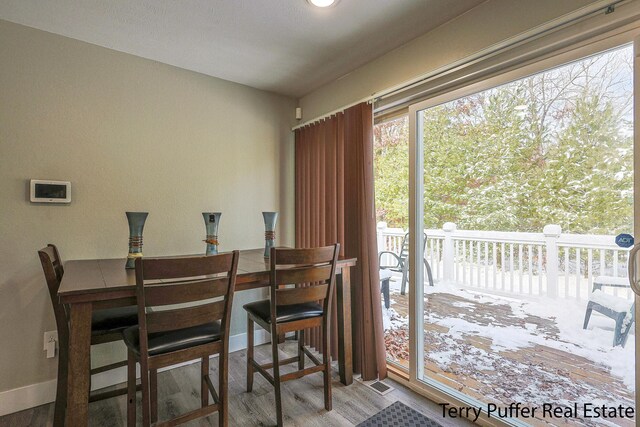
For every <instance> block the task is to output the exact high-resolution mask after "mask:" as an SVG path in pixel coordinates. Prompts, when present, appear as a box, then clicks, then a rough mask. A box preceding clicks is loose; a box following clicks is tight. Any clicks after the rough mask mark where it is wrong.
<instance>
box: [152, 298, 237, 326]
mask: <svg viewBox="0 0 640 427" xmlns="http://www.w3.org/2000/svg"><path fill="white" fill-rule="evenodd" d="M225 307H226V301H224V300H223V301H215V302H211V303H207V304H201V305H197V306H192V307H182V308H176V309H170V310H162V311H151V312H148V313H147V332H148V333H150V334H153V333H155V332H165V331H171V330H174V329H183V328H190V327H192V326H198V325H203V324H205V323H212V322H215V321H216V320H220V319H222V317H223V316H224V309H225Z"/></svg>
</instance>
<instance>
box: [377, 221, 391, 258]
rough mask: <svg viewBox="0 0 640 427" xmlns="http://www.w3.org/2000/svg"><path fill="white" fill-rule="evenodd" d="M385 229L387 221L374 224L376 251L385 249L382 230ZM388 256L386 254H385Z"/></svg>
mask: <svg viewBox="0 0 640 427" xmlns="http://www.w3.org/2000/svg"><path fill="white" fill-rule="evenodd" d="M386 229H387V223H386V222H384V221H380V222H379V223H378V224H377V226H376V241H377V242H378V252H382V251H386V250H387V244H386V242H385V239H384V230H386ZM385 256H388V255H385Z"/></svg>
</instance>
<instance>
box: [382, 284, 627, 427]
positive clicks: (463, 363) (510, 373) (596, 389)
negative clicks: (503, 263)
mask: <svg viewBox="0 0 640 427" xmlns="http://www.w3.org/2000/svg"><path fill="white" fill-rule="evenodd" d="M391 299H392V301H393V302H392V306H391V307H392V308H393V309H395V310H396V312H397V313H398V314H399V315H401V316H408V306H407V304H408V298H407V296H406V295H405V296H402V295H400V294H399V293H392V294H391ZM446 318H452V319H464V320H465V321H467V322H470V323H473V324H475V325H478V326H479V327H487V326H489V327H491V326H500V327H510V328H512V330H514V329H513V328H515V330H517V329H518V328H524V329H528V330H532V329H533V328H534V327H535V331H536V334H542V335H543V336H544V337H545V338H546V339H548V340H555V341H557V340H558V339H559V338H558V334H559V331H558V328H557V326H556V325H555V322H554V321H553V320H549V319H544V318H540V317H536V316H528V317H526V318H522V316H515V315H514V313H513V312H512V309H511V306H509V305H507V304H486V303H480V302H475V301H473V300H469V299H466V298H462V297H459V296H456V295H453V294H450V293H434V294H431V295H429V296H427V297H426V298H425V328H424V337H425V365H424V368H425V374H426V375H427V376H428V377H429V378H431V379H434V380H436V381H439V382H440V383H442V384H445V385H447V386H449V387H451V388H453V389H455V390H457V391H459V392H461V393H464V394H466V395H468V396H471V397H473V398H475V399H477V400H479V401H481V402H484V403H496V404H498V405H500V406H502V405H504V404H505V403H506V404H509V403H511V402H521V403H522V404H523V405H525V406H541V405H542V404H543V403H553V404H556V405H558V404H562V402H594V401H595V402H598V401H599V402H600V404H602V403H607V404H609V405H615V406H617V405H620V404H622V405H625V406H632V407H633V406H634V395H633V393H631V392H630V391H629V390H628V389H627V387H626V386H625V385H624V384H623V382H622V380H621V379H620V378H617V377H614V376H613V375H611V374H610V373H609V369H608V368H607V367H604V366H601V365H598V364H596V363H594V362H593V361H591V360H589V359H586V358H584V357H580V356H578V355H575V354H571V353H568V352H566V351H561V350H558V349H556V348H553V347H551V346H547V345H533V346H522V345H521V346H513V347H511V348H512V349H509V346H505V347H506V348H501V349H496V348H495V346H494V347H493V348H492V346H493V345H494V343H493V340H492V339H491V338H487V337H486V336H481V335H479V334H477V335H475V334H473V333H466V334H459V333H458V334H452V333H450V328H449V327H445V326H442V325H438V324H435V323H434V321H436V322H437V321H438V320H439V319H446ZM485 331H486V329H485ZM386 335H387V341H388V346H393V347H394V350H393V351H392V352H391V353H395V354H396V355H398V356H399V358H398V363H400V364H402V365H405V366H408V364H407V361H406V360H402V359H403V358H404V354H405V353H404V350H405V349H406V344H405V345H402V344H400V343H399V341H402V340H403V339H404V340H407V341H408V329H407V327H402V328H399V329H396V330H395V331H392V332H389V331H387V334H386ZM485 335H486V334H485ZM407 341H405V343H406V342H407ZM630 344H631V345H633V344H632V342H631V341H630ZM403 347H404V348H403ZM522 421H525V422H528V423H530V424H533V425H540V426H548V425H549V424H552V425H568V424H571V425H601V422H602V421H601V420H600V421H599V420H594V419H590V420H575V419H569V420H567V419H556V420H550V419H548V418H546V419H542V418H540V419H535V420H531V419H528V420H525V419H522ZM607 421H609V422H611V421H613V422H614V424H617V425H623V426H633V425H634V424H635V423H634V421H632V420H628V419H626V420H620V419H618V420H611V419H608V420H607ZM607 425H611V424H607Z"/></svg>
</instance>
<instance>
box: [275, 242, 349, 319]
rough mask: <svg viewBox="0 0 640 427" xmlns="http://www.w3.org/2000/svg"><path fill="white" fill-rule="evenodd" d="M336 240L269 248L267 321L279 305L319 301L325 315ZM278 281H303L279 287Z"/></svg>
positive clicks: (330, 296) (333, 274) (333, 275)
mask: <svg viewBox="0 0 640 427" xmlns="http://www.w3.org/2000/svg"><path fill="white" fill-rule="evenodd" d="M339 253H340V244H338V243H336V244H335V245H331V246H324V247H319V248H310V249H278V248H271V256H270V261H271V274H270V282H271V324H272V325H275V324H276V316H277V310H278V307H279V306H285V305H292V304H301V303H306V302H318V301H321V302H322V303H323V310H324V313H325V317H327V316H326V314H327V313H329V312H330V309H331V300H332V299H333V292H334V288H335V281H336V264H337V261H338V254H339ZM280 285H303V286H300V287H297V286H296V287H293V288H280Z"/></svg>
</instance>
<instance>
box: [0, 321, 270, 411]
mask: <svg viewBox="0 0 640 427" xmlns="http://www.w3.org/2000/svg"><path fill="white" fill-rule="evenodd" d="M254 339H255V343H256V345H260V344H265V343H268V342H270V335H269V333H268V332H266V331H264V330H262V329H257V330H256V331H255V332H254ZM245 348H247V334H246V333H244V334H237V335H233V336H231V337H229V352H231V353H234V352H236V351H240V350H244V349H245ZM213 357H216V356H213ZM192 363H198V360H192V361H190V362H185V363H179V364H177V365H173V366H169V367H167V368H164V369H162V370H161V371H166V370H169V369H175V368H179V367H181V366H186V365H190V364H192ZM126 381H127V370H126V368H124V367H123V368H118V369H114V370H113V371H109V372H102V373H100V374H97V375H94V376H93V378H92V380H91V385H92V387H91V388H92V389H94V390H96V389H100V388H104V387H110V386H113V385H116V384H121V383H124V382H126ZM56 384H57V380H56V379H53V380H49V381H44V382H41V383H36V384H30V385H27V386H24V387H19V388H14V389H11V390H6V391H2V392H0V417H1V416H4V415H8V414H12V413H14V412H19V411H24V410H25V409H30V408H35V407H36V406H40V405H45V404H47V403H51V402H53V401H54V400H55V398H56Z"/></svg>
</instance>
